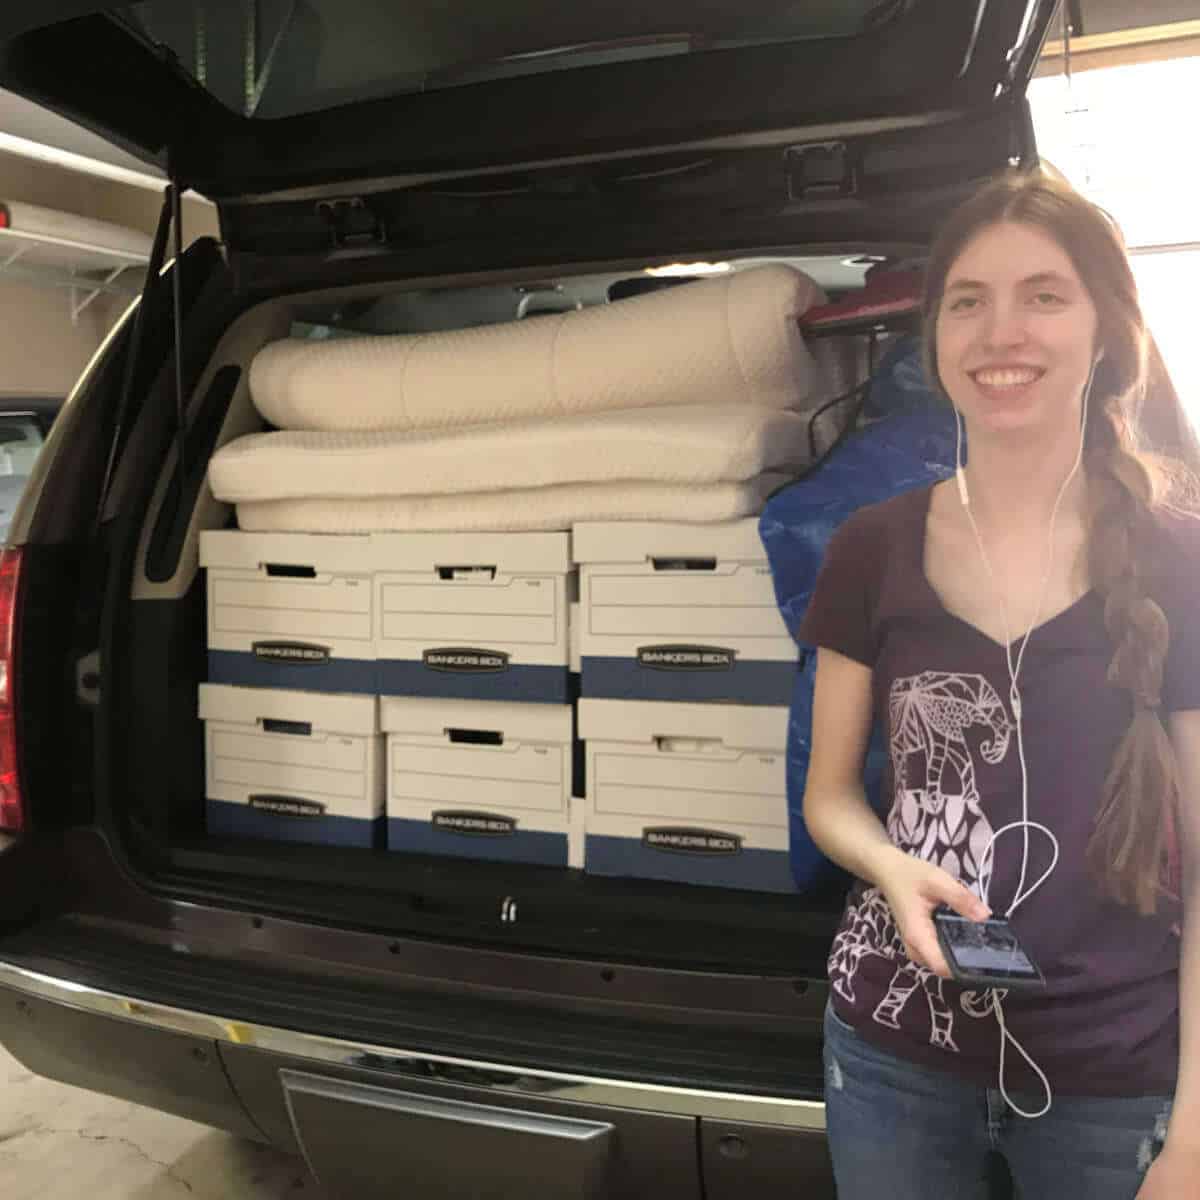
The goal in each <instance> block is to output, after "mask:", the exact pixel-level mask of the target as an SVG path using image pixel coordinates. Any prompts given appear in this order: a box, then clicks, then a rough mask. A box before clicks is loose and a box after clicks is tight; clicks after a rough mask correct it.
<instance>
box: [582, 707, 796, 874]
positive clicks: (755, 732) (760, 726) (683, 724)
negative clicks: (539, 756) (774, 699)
mask: <svg viewBox="0 0 1200 1200" xmlns="http://www.w3.org/2000/svg"><path fill="white" fill-rule="evenodd" d="M787 725H788V709H786V708H782V707H774V706H766V705H730V704H679V703H665V702H655V701H644V700H643V701H629V700H594V699H590V698H585V699H582V700H580V702H579V736H580V737H581V738H583V739H584V740H585V743H586V751H587V811H586V814H585V817H584V825H585V830H586V842H585V852H584V865H585V867H586V869H587V870H588V871H589V872H592V873H593V874H598V875H629V876H640V877H643V878H650V879H669V880H674V881H676V882H679V883H697V884H709V885H713V886H719V887H732V888H749V889H753V890H756V891H782V892H790V891H794V890H795V885H794V883H793V881H792V874H791V868H790V864H789V854H788V845H789V839H788V810H787V767H786V754H785V747H786V743H787Z"/></svg>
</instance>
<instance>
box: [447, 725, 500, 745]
mask: <svg viewBox="0 0 1200 1200" xmlns="http://www.w3.org/2000/svg"><path fill="white" fill-rule="evenodd" d="M446 736H447V737H448V738H449V739H450V740H451V741H452V742H458V743H461V744H463V745H467V746H503V745H504V734H502V733H496V732H495V731H493V730H490V729H447V730H446Z"/></svg>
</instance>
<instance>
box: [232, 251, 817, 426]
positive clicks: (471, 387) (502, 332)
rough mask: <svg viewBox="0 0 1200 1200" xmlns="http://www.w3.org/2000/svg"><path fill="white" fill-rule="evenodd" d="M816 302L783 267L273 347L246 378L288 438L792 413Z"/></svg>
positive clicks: (811, 384) (812, 381) (807, 379)
mask: <svg viewBox="0 0 1200 1200" xmlns="http://www.w3.org/2000/svg"><path fill="white" fill-rule="evenodd" d="M823 300H824V295H823V293H822V292H821V290H820V288H819V287H818V286H817V285H816V284H815V283H814V282H813V281H812V280H811V279H810V278H809V277H808V276H807V275H805V274H803V273H802V272H800V271H797V270H795V269H794V268H792V267H789V266H786V265H784V264H769V265H766V266H762V267H755V268H752V269H749V270H746V271H734V272H731V273H729V274H728V275H722V276H718V277H715V278H713V279H706V280H703V281H701V282H699V283H692V284H688V285H686V286H683V287H677V288H672V289H670V290H668V291H664V292H654V293H651V294H649V295H646V296H638V297H635V298H633V299H629V300H622V301H620V302H618V303H616V304H610V305H604V306H600V307H596V308H588V309H584V310H582V311H579V312H570V313H563V314H560V315H556V316H546V317H539V318H537V319H536V320H530V321H517V322H509V323H506V324H503V325H490V326H483V327H478V328H472V329H462V330H455V331H451V332H445V333H427V334H401V335H394V336H386V337H365V338H338V339H334V340H331V341H317V342H312V341H308V342H306V341H300V340H294V339H286V340H283V341H278V342H272V343H270V344H269V345H267V346H266V347H264V348H263V349H262V350H261V351H260V352H259V353H258V355H256V357H255V359H254V361H253V363H252V364H251V368H250V390H251V394H252V396H253V398H254V403H255V405H256V406H257V407H258V410H259V412H260V413H261V414H262V415H263V416H264V417H265V418H266V419H267V420H268V421H269V422H271V423H272V424H273V425H276V426H278V427H279V428H281V429H288V430H317V431H323V432H380V431H385V430H393V431H397V430H408V429H452V428H459V427H462V426H465V425H478V424H482V423H485V422H489V421H515V420H519V419H521V418H523V417H534V416H541V417H554V416H564V415H568V414H572V413H586V412H600V411H604V410H609V409H620V408H656V407H662V406H664V405H681V404H705V403H707V404H711V403H726V404H728V403H745V404H754V405H760V406H765V407H770V408H786V407H802V406H803V405H804V404H805V402H806V401H807V400H808V399H809V398H810V396H811V394H812V393H813V392H814V390H815V389H818V388H820V387H821V386H822V384H823V382H824V381H823V377H822V374H821V372H820V371H818V370H817V369H816V367H815V364H814V362H813V358H812V355H811V354H810V352H809V350H808V349H807V347H806V346H805V344H804V340H803V338H802V337H801V334H800V329H799V326H798V324H797V318H798V317H799V316H800V315H801V314H802V313H804V312H806V311H807V310H808V309H809V308H810V307H811V306H812V305H813V304H815V303H819V302H821V301H823Z"/></svg>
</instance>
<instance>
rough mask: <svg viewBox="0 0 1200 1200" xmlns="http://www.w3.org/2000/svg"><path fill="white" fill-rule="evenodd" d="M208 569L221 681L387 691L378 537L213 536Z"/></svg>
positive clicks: (209, 533)
mask: <svg viewBox="0 0 1200 1200" xmlns="http://www.w3.org/2000/svg"><path fill="white" fill-rule="evenodd" d="M200 565H201V566H202V567H204V568H205V570H206V572H207V587H208V676H209V679H210V680H211V681H212V682H214V683H227V684H234V685H237V686H244V687H266V688H284V689H303V690H305V691H320V692H338V693H343V694H344V693H350V692H358V693H363V694H366V695H374V694H375V692H376V691H377V690H378V689H377V687H376V680H375V644H374V638H373V619H372V588H371V549H370V540H369V538H367V537H360V536H353V535H351V536H343V535H337V534H308V533H243V532H241V531H240V530H235V529H222V530H205V531H204V532H202V533H201V534H200Z"/></svg>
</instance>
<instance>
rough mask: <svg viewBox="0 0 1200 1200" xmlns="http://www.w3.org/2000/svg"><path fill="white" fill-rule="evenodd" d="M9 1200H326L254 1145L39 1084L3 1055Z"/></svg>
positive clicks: (286, 1161)
mask: <svg viewBox="0 0 1200 1200" xmlns="http://www.w3.org/2000/svg"><path fill="white" fill-rule="evenodd" d="M0 1196H3V1200H185V1198H186V1200H285V1198H286V1200H328V1197H327V1193H325V1192H323V1191H322V1190H321V1189H320V1188H318V1187H317V1186H316V1184H314V1183H313V1182H312V1179H311V1177H310V1176H309V1174H308V1171H307V1169H306V1168H305V1166H304V1163H303V1162H301V1161H300V1159H298V1158H293V1157H292V1156H291V1155H287V1154H280V1153H279V1152H278V1151H275V1150H271V1149H269V1148H268V1147H266V1146H260V1145H258V1144H257V1143H255V1142H248V1141H244V1140H242V1139H241V1138H236V1137H233V1136H232V1135H231V1134H228V1133H221V1132H218V1131H217V1130H214V1129H210V1128H209V1127H208V1126H207V1125H197V1124H195V1123H194V1122H192V1121H185V1120H183V1118H181V1117H172V1116H167V1115H166V1114H165V1113H159V1112H155V1111H154V1110H153V1109H149V1108H142V1107H141V1106H140V1105H137V1104H126V1103H124V1102H123V1101H120V1100H113V1099H111V1098H110V1097H108V1096H100V1095H97V1094H96V1093H95V1092H85V1091H82V1090H81V1089H79V1088H73V1087H67V1086H66V1085H65V1084H61V1083H52V1082H50V1081H49V1080H46V1079H41V1078H39V1077H38V1076H36V1075H31V1074H30V1073H29V1072H28V1071H27V1070H25V1068H24V1067H23V1066H22V1065H21V1064H20V1063H19V1062H17V1061H16V1059H14V1058H12V1057H11V1056H10V1055H9V1054H8V1053H7V1052H6V1051H5V1050H4V1049H2V1048H0Z"/></svg>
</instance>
